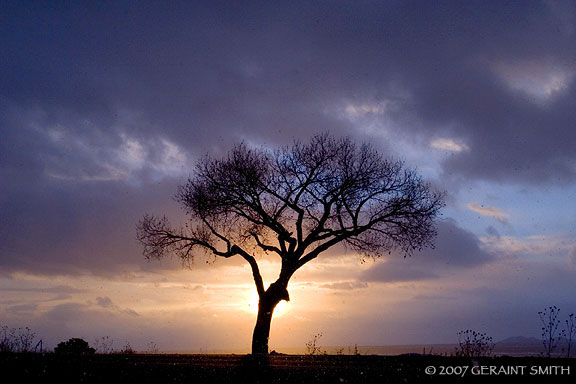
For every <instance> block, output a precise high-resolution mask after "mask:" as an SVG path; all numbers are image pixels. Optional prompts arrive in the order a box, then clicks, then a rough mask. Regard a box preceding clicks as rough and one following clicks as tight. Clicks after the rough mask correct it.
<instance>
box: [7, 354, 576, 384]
mask: <svg viewBox="0 0 576 384" xmlns="http://www.w3.org/2000/svg"><path fill="white" fill-rule="evenodd" d="M523 367H524V368H523ZM0 372H1V373H2V376H3V377H5V378H6V377H8V378H12V380H11V381H10V382H18V383H27V382H39V383H42V382H50V383H52V382H53V383H114V382H122V383H138V384H141V383H161V384H162V383H202V384H203V383H278V384H282V383H311V384H313V383H334V384H341V383H464V382H466V383H468V382H474V383H492V382H494V381H496V382H500V381H509V380H510V379H511V378H512V376H519V378H520V379H521V380H522V382H523V383H541V382H554V383H564V382H566V383H569V382H575V381H574V378H575V377H576V359H546V358H534V357H530V358H516V357H514V358H513V357H498V358H482V359H469V358H457V357H446V356H429V355H427V356H421V355H403V356H349V355H338V356H333V355H322V356H298V355H273V356H269V357H268V358H264V359H261V358H258V359H257V358H254V357H253V356H250V355H163V354H157V355H141V354H133V355H113V354H111V355H93V356H68V357H67V356H57V355H55V354H52V353H50V354H0ZM496 379H500V380H496ZM0 381H2V382H5V381H4V380H2V379H0Z"/></svg>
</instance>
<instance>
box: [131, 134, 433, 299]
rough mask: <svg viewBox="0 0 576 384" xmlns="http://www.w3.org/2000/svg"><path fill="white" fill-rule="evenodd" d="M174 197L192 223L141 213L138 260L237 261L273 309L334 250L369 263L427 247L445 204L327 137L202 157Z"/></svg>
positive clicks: (384, 162) (396, 171)
mask: <svg viewBox="0 0 576 384" xmlns="http://www.w3.org/2000/svg"><path fill="white" fill-rule="evenodd" d="M176 200H177V201H178V202H179V203H180V204H181V205H182V206H183V207H184V209H185V210H186V213H187V215H188V216H189V217H190V223H189V224H187V225H186V226H185V227H183V228H175V227H173V226H171V225H170V223H169V221H168V220H167V218H166V217H161V218H159V217H153V216H149V215H146V216H145V217H144V218H143V219H142V220H141V221H140V223H139V225H138V239H139V240H140V242H141V243H142V244H143V245H144V255H145V256H146V257H148V258H161V257H163V256H164V255H166V254H167V253H173V252H174V253H176V254H178V255H179V256H180V258H181V259H182V260H183V261H186V262H188V261H190V260H192V259H193V258H194V256H195V250H197V249H198V250H202V251H204V252H208V253H210V254H213V255H215V256H219V257H224V258H229V257H232V256H236V255H238V256H240V257H242V258H244V259H245V260H246V261H247V262H248V263H249V264H250V266H251V268H252V273H253V277H254V282H255V284H256V289H257V291H258V294H259V296H260V304H262V301H263V299H268V298H271V297H273V300H272V299H271V301H272V302H275V303H274V304H273V305H272V304H271V305H272V310H273V308H274V306H275V305H276V303H277V302H278V301H279V300H282V299H284V300H288V299H289V296H288V292H287V289H286V287H287V284H288V281H289V279H290V277H291V276H292V275H293V273H294V272H295V271H296V270H298V269H299V268H300V267H302V266H303V265H305V264H306V263H308V262H310V261H311V260H313V259H315V258H316V257H318V256H319V255H320V254H321V253H322V252H324V251H326V250H328V249H329V248H331V247H332V246H334V245H336V244H345V245H346V246H347V247H350V248H351V249H353V250H354V251H356V252H358V253H360V254H361V255H364V256H367V257H379V256H380V255H382V254H383V253H385V252H390V251H391V250H392V249H400V250H401V251H402V252H403V253H404V254H405V255H410V254H411V253H413V252H414V251H417V250H420V249H422V248H423V247H427V246H431V245H432V244H433V238H434V236H435V234H436V231H435V226H434V220H435V219H436V217H437V216H438V214H439V210H440V209H441V207H442V206H443V195H442V193H438V192H435V191H433V190H432V189H431V187H430V185H429V184H427V183H424V182H423V181H422V179H421V177H420V176H419V175H418V174H417V173H416V171H414V170H412V169H409V168H406V167H405V166H404V164H403V162H401V161H396V160H390V159H387V158H384V157H383V156H382V155H381V154H379V153H378V152H377V151H376V150H375V149H374V148H373V147H372V146H371V145H369V144H363V145H361V146H358V145H356V144H355V143H354V142H352V141H351V140H350V139H349V138H339V139H337V138H333V137H331V136H330V135H328V134H322V135H317V136H314V137H313V138H312V139H311V140H310V142H308V143H302V142H299V141H296V142H294V144H293V145H292V146H287V147H284V148H281V149H278V150H268V149H264V148H252V147H249V146H248V145H247V144H244V143H243V144H238V145H237V146H235V147H234V148H233V149H232V150H231V151H230V153H229V154H228V156H227V157H225V158H213V157H210V156H206V157H204V158H202V159H201V160H200V161H199V162H198V164H197V166H196V169H195V170H194V173H193V176H192V177H190V179H189V180H188V182H187V183H186V184H184V185H181V186H180V187H179V189H178V192H177V194H176ZM258 253H261V254H270V255H276V256H277V257H279V258H280V260H281V264H282V267H281V271H280V276H279V278H278V280H277V281H276V282H274V283H272V284H271V285H270V287H269V288H268V289H265V287H264V283H263V281H262V277H261V275H260V271H259V269H258V264H257V262H256V259H255V258H254V256H255V255H256V254H258ZM264 301H266V300H264Z"/></svg>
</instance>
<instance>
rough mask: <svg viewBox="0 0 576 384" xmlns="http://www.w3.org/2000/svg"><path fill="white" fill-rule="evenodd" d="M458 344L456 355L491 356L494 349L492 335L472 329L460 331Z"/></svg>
mask: <svg viewBox="0 0 576 384" xmlns="http://www.w3.org/2000/svg"><path fill="white" fill-rule="evenodd" d="M458 345H459V348H457V349H456V356H464V357H482V356H490V355H491V354H492V350H493V349H494V343H493V342H492V337H490V336H488V335H487V334H486V333H482V332H476V331H473V330H471V329H467V330H465V331H460V332H458Z"/></svg>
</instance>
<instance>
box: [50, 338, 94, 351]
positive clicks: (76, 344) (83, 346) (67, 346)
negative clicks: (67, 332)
mask: <svg viewBox="0 0 576 384" xmlns="http://www.w3.org/2000/svg"><path fill="white" fill-rule="evenodd" d="M95 352H96V350H95V349H94V348H92V347H90V345H88V343H87V342H86V341H85V340H83V339H78V338H72V339H69V340H68V341H63V342H61V343H58V345H57V346H56V348H54V353H56V354H59V355H93V354H94V353H95Z"/></svg>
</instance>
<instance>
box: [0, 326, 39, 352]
mask: <svg viewBox="0 0 576 384" xmlns="http://www.w3.org/2000/svg"><path fill="white" fill-rule="evenodd" d="M35 338H36V334H35V333H34V332H32V331H31V330H30V328H28V327H25V328H9V327H7V326H3V327H2V328H0V352H33V351H34V347H33V346H34V339H35ZM38 344H40V342H38V343H36V345H38Z"/></svg>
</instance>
